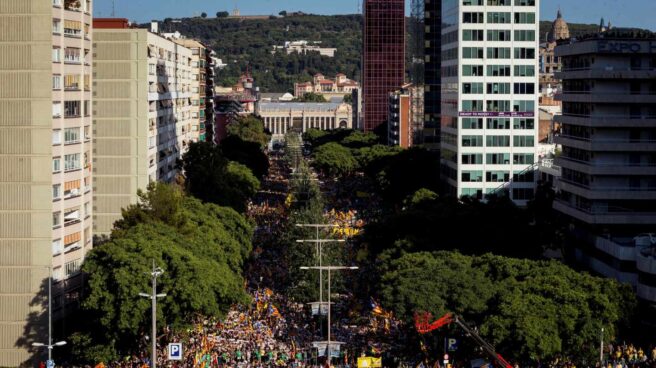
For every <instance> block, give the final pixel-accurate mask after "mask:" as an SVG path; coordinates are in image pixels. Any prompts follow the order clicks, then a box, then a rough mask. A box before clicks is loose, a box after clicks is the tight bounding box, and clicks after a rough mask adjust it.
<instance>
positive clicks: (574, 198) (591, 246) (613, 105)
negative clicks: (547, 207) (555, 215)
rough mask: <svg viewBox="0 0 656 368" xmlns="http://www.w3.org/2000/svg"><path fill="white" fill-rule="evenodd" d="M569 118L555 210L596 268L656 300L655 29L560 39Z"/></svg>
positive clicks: (561, 140) (561, 119) (561, 139)
mask: <svg viewBox="0 0 656 368" xmlns="http://www.w3.org/2000/svg"><path fill="white" fill-rule="evenodd" d="M555 56H556V57H558V58H561V59H562V69H561V71H560V72H556V78H558V79H560V80H562V83H563V91H562V93H561V94H559V95H557V99H559V100H561V101H562V104H563V112H562V115H559V116H556V118H555V120H556V121H557V122H558V123H560V124H562V133H561V135H560V136H557V137H556V143H558V144H560V145H562V154H561V155H560V156H558V157H557V158H556V160H555V163H556V165H558V166H560V167H561V168H562V169H561V172H562V174H561V175H562V176H561V177H560V179H559V180H557V184H556V189H557V192H558V197H557V199H556V201H555V202H554V209H555V210H556V211H558V212H559V213H561V214H563V215H565V216H566V218H568V219H570V221H571V224H572V225H573V226H571V227H570V229H572V230H573V231H572V232H571V240H572V245H573V246H572V248H573V249H576V256H577V258H578V259H579V260H580V261H581V262H583V263H584V264H586V265H588V266H589V267H590V268H591V269H593V270H594V271H596V272H598V273H600V274H603V275H605V276H608V277H613V278H616V279H618V280H620V281H622V282H627V283H630V284H632V285H633V286H634V287H635V288H636V290H637V294H638V297H639V298H641V299H643V300H647V301H649V302H651V303H656V236H655V235H654V234H651V235H650V234H648V233H654V232H655V231H656V227H655V226H654V224H656V212H655V210H654V209H656V82H655V79H654V76H655V75H656V35H655V34H650V33H643V34H640V35H636V34H635V33H633V34H632V33H625V34H623V33H621V32H620V31H608V32H606V33H604V34H599V35H597V36H589V37H586V38H584V39H581V40H579V41H568V42H561V43H560V44H559V46H557V47H556V49H555Z"/></svg>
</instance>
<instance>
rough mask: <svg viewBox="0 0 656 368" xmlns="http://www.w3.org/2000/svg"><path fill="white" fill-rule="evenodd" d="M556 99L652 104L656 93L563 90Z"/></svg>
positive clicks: (655, 98)
mask: <svg viewBox="0 0 656 368" xmlns="http://www.w3.org/2000/svg"><path fill="white" fill-rule="evenodd" d="M655 74H656V73H655ZM556 101H563V102H592V103H602V104H630V103H639V104H650V103H656V93H631V92H622V91H618V92H591V91H563V92H562V93H558V94H557V95H556Z"/></svg>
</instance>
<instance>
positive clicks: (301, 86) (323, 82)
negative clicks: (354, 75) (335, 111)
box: [294, 73, 360, 100]
mask: <svg viewBox="0 0 656 368" xmlns="http://www.w3.org/2000/svg"><path fill="white" fill-rule="evenodd" d="M358 88H360V84H359V83H358V82H356V81H354V80H351V79H348V78H347V77H346V75H344V74H342V73H338V74H337V75H336V76H335V79H334V80H332V79H326V77H324V76H323V74H317V75H315V76H314V78H313V79H312V82H305V83H294V96H295V97H296V98H302V97H303V96H305V95H306V94H308V93H315V94H318V95H321V96H324V97H325V98H326V99H327V100H330V99H331V98H333V97H337V98H342V97H344V96H345V95H351V94H352V93H353V91H354V90H356V89H358Z"/></svg>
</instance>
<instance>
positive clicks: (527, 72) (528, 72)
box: [515, 65, 535, 77]
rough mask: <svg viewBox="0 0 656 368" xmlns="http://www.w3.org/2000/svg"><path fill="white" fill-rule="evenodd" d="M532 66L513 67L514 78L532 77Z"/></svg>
mask: <svg viewBox="0 0 656 368" xmlns="http://www.w3.org/2000/svg"><path fill="white" fill-rule="evenodd" d="M534 76H535V66H534V65H515V77H534Z"/></svg>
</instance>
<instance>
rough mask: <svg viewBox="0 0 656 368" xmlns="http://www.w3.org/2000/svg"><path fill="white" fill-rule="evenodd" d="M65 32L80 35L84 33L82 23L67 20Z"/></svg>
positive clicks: (67, 34)
mask: <svg viewBox="0 0 656 368" xmlns="http://www.w3.org/2000/svg"><path fill="white" fill-rule="evenodd" d="M64 34H65V35H66V36H76V37H79V36H80V35H81V34H82V23H81V22H78V21H75V20H65V21H64Z"/></svg>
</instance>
